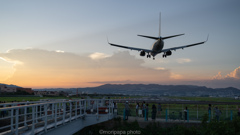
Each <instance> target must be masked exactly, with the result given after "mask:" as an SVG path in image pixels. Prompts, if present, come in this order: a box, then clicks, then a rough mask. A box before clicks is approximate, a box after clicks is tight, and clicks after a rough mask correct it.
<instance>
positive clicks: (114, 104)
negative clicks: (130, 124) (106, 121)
mask: <svg viewBox="0 0 240 135" xmlns="http://www.w3.org/2000/svg"><path fill="white" fill-rule="evenodd" d="M113 110H114V113H115V112H117V103H116V102H113ZM117 114H118V112H117Z"/></svg>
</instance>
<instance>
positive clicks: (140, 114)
mask: <svg viewBox="0 0 240 135" xmlns="http://www.w3.org/2000/svg"><path fill="white" fill-rule="evenodd" d="M139 108H140V109H139V111H138V115H139V117H142V115H143V112H142V110H143V104H141V105H140V107H139Z"/></svg>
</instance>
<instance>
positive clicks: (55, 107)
mask: <svg viewBox="0 0 240 135" xmlns="http://www.w3.org/2000/svg"><path fill="white" fill-rule="evenodd" d="M54 109H55V113H54V126H55V128H56V127H57V111H58V110H57V103H55V104H54Z"/></svg>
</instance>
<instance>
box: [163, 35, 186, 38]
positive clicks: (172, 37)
mask: <svg viewBox="0 0 240 135" xmlns="http://www.w3.org/2000/svg"><path fill="white" fill-rule="evenodd" d="M182 35H184V34H178V35H173V36H168V37H162V39H168V38H173V37H177V36H182Z"/></svg>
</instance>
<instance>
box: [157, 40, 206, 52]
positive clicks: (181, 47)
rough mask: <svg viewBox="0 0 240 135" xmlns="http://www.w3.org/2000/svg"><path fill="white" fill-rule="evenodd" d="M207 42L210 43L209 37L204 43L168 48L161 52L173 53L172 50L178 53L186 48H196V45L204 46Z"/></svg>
mask: <svg viewBox="0 0 240 135" xmlns="http://www.w3.org/2000/svg"><path fill="white" fill-rule="evenodd" d="M207 41H208V37H207V40H206V41H203V42H199V43H194V44H190V45H183V46H178V47H172V48H167V49H163V50H162V51H161V52H167V51H172V50H174V51H176V50H177V49H184V48H187V47H192V46H195V45H200V44H204V43H205V42H207ZM161 52H160V53H161Z"/></svg>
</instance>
